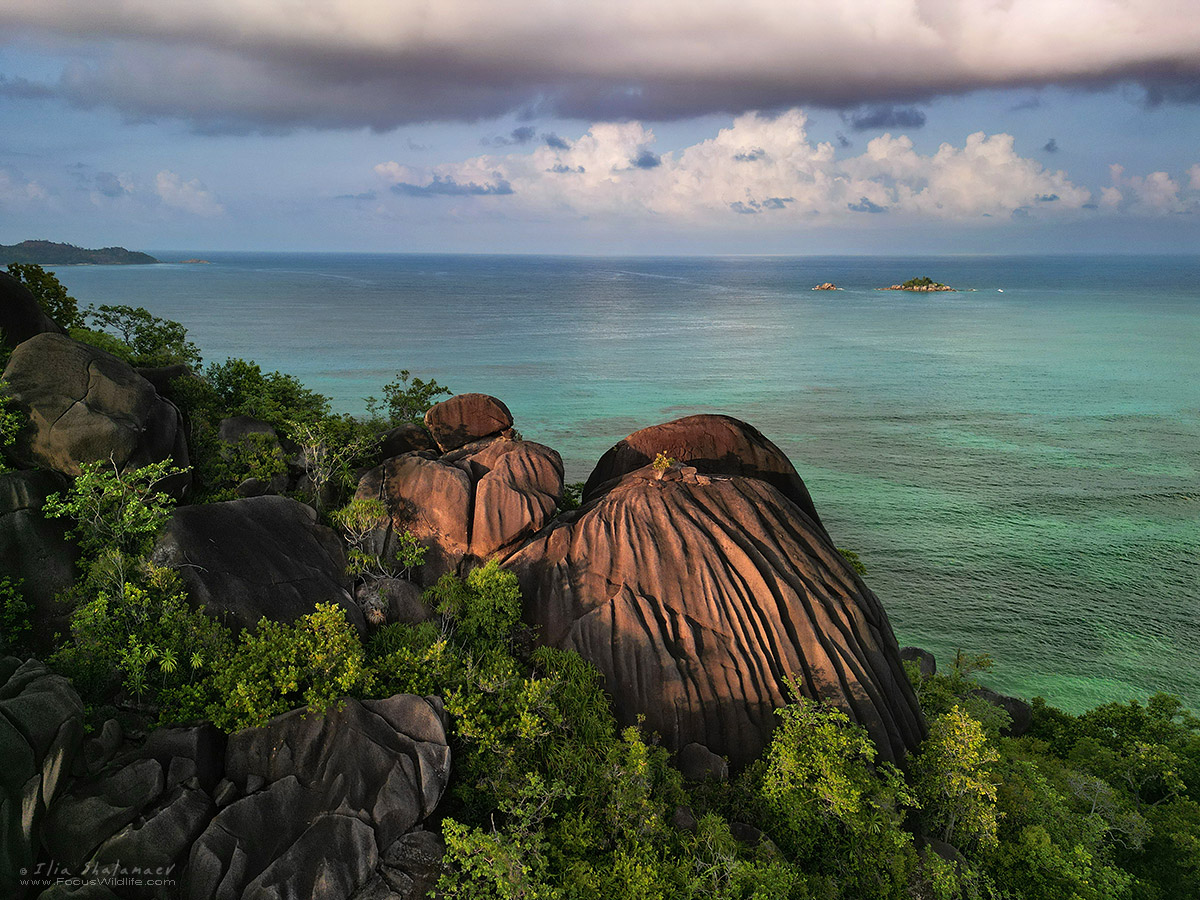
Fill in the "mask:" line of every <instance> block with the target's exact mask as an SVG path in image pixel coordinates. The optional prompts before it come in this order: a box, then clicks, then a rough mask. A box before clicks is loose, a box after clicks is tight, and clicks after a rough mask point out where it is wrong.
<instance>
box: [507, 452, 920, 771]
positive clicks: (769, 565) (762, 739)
mask: <svg viewBox="0 0 1200 900" xmlns="http://www.w3.org/2000/svg"><path fill="white" fill-rule="evenodd" d="M654 475H655V473H654V472H653V471H652V470H651V469H650V468H649V467H647V468H644V469H640V470H638V471H636V472H633V473H630V474H629V475H627V476H625V477H624V478H623V479H622V480H621V481H620V482H619V483H618V484H616V485H615V486H612V487H611V488H610V489H609V490H608V491H607V493H605V494H604V495H603V496H601V497H600V498H599V499H598V500H594V501H593V502H592V503H590V504H588V505H587V506H585V507H584V508H583V509H582V510H581V511H579V512H578V513H574V514H568V515H566V516H563V517H561V518H560V519H559V520H558V521H557V522H556V523H555V524H554V525H552V526H551V527H550V528H549V529H547V530H546V531H543V532H542V533H540V534H539V535H537V536H536V537H535V538H533V539H532V540H531V541H529V542H528V543H527V544H526V545H525V546H523V547H522V548H521V549H520V550H519V551H517V552H516V553H514V554H513V555H511V556H510V557H509V558H508V559H507V560H506V561H505V562H504V565H505V566H506V567H508V568H510V569H512V570H514V571H515V572H516V573H517V575H518V577H519V578H520V582H521V588H522V592H523V594H524V597H525V604H526V611H525V615H526V619H527V620H528V621H529V622H530V623H531V624H534V625H537V626H540V628H541V639H542V640H543V641H544V642H545V643H547V644H550V645H552V646H555V647H560V648H565V649H572V650H576V651H578V652H579V653H580V654H581V655H582V656H583V657H584V658H586V659H588V660H590V661H591V662H592V663H593V664H595V665H596V666H597V667H598V668H599V669H600V671H601V672H603V673H604V675H605V679H606V687H607V690H608V691H609V693H610V694H611V695H612V697H613V701H614V704H615V707H616V710H617V714H618V717H619V718H620V720H621V721H623V722H633V721H635V719H636V717H637V716H638V714H644V715H645V716H646V725H647V726H648V728H649V729H651V730H653V731H657V732H659V733H660V734H661V735H662V736H663V738H664V740H665V742H666V744H667V746H669V747H670V748H671V749H673V750H680V749H682V748H683V747H685V746H686V745H688V744H690V743H693V742H695V743H698V744H703V745H704V746H705V747H707V748H709V749H710V750H712V751H713V752H715V753H717V754H720V755H724V756H727V757H729V759H730V761H731V762H732V763H733V764H734V765H743V764H745V763H748V762H750V761H751V760H752V759H754V758H755V757H756V756H758V754H759V753H760V752H761V751H762V749H763V748H764V746H765V745H766V743H767V742H768V741H769V738H770V735H771V732H772V731H773V729H774V727H775V721H776V716H775V715H774V713H773V711H774V710H775V709H776V708H777V707H779V706H782V705H783V704H784V703H786V702H787V701H788V699H789V697H788V694H787V689H786V686H785V680H786V679H787V678H788V677H789V676H794V677H795V678H796V680H797V682H798V683H799V685H800V688H801V690H802V691H803V693H804V694H805V695H806V696H809V697H814V698H822V699H827V700H830V701H833V702H834V703H836V704H837V705H838V706H840V707H842V708H843V709H845V710H846V711H847V713H849V715H850V716H851V718H852V719H853V720H854V721H856V722H858V723H860V724H862V725H863V726H865V727H866V728H867V730H868V731H869V732H870V733H871V735H872V737H873V738H874V740H875V742H876V743H877V744H878V745H879V750H880V757H881V759H884V760H898V759H899V758H901V757H902V756H903V755H904V754H905V753H906V752H907V751H910V750H913V749H914V748H915V747H916V746H917V744H918V743H919V742H920V740H921V738H922V737H923V736H924V734H925V722H924V720H923V718H922V715H921V712H920V709H919V707H918V705H917V701H916V698H915V697H914V695H913V692H912V688H911V687H910V685H909V683H908V680H907V679H906V678H905V675H904V670H903V668H902V667H901V663H900V653H899V648H898V647H897V645H896V639H895V636H894V635H893V633H892V628H891V625H890V624H889V623H888V619H887V616H886V615H885V613H884V611H883V608H882V607H881V606H880V604H879V601H878V600H877V599H876V597H875V595H874V594H872V593H871V591H870V590H869V589H868V588H867V587H866V586H865V585H864V584H863V583H862V581H861V580H860V579H859V578H858V577H857V576H856V575H855V574H854V573H853V572H852V571H851V570H850V568H849V567H848V565H847V564H846V562H845V561H844V560H843V558H842V556H841V554H839V553H838V551H837V549H836V548H835V547H834V546H833V544H832V543H831V541H830V540H829V538H828V536H827V535H826V534H825V532H824V529H822V528H821V527H820V526H818V525H816V524H815V522H814V521H813V519H812V518H811V517H810V516H808V515H807V514H805V513H804V512H803V511H802V510H801V508H800V507H798V506H797V505H796V504H795V503H794V502H793V501H792V500H791V499H789V498H788V497H787V496H785V495H784V494H783V493H781V492H780V491H779V490H778V489H776V488H775V487H773V486H772V485H770V484H768V483H767V482H766V481H761V480H758V479H754V478H743V477H738V476H707V475H702V474H698V473H695V472H694V471H693V470H690V469H684V470H682V471H680V470H678V469H673V470H669V471H668V472H667V473H665V477H664V478H662V479H661V480H657V479H656V478H655V477H654Z"/></svg>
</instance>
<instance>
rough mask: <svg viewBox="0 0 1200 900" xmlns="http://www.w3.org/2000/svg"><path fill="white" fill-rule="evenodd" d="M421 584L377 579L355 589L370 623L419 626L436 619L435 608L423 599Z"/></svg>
mask: <svg viewBox="0 0 1200 900" xmlns="http://www.w3.org/2000/svg"><path fill="white" fill-rule="evenodd" d="M422 594H423V591H422V590H421V588H420V586H419V585H416V584H413V582H411V581H408V580H406V579H404V578H373V579H371V580H370V581H366V582H364V583H363V584H360V585H359V586H358V588H357V589H356V590H355V597H356V598H357V600H358V605H359V606H360V607H362V610H363V614H364V615H365V616H366V617H367V620H368V621H372V620H373V619H374V617H375V616H376V615H378V616H379V617H380V618H379V621H378V623H377V624H382V623H383V622H387V623H389V624H390V623H392V622H400V623H402V624H404V625H418V624H420V623H421V622H428V621H429V620H430V619H432V618H433V616H434V612H433V609H432V608H431V607H430V606H429V604H427V603H426V602H425V601H424V600H423V599H422Z"/></svg>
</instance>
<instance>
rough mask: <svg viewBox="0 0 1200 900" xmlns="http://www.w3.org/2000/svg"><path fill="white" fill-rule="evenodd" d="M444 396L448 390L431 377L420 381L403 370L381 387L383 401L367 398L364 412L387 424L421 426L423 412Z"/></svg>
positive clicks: (423, 416) (406, 370)
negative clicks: (366, 411)
mask: <svg viewBox="0 0 1200 900" xmlns="http://www.w3.org/2000/svg"><path fill="white" fill-rule="evenodd" d="M443 394H445V395H447V396H448V395H449V394H450V389H449V388H447V387H444V386H442V385H440V384H438V383H437V381H436V380H434V379H432V378H431V379H429V381H422V380H421V379H420V378H415V377H413V375H412V373H411V372H409V371H408V369H402V370H401V371H400V372H399V373H397V375H396V378H395V380H393V381H390V382H388V383H387V384H385V385H384V386H383V399H378V398H376V397H368V398H367V410H368V411H369V412H370V414H371V416H372V418H376V419H380V420H381V421H383V422H384V423H386V424H387V425H392V426H395V425H404V424H406V423H412V424H415V425H420V424H421V423H422V422H423V421H424V419H425V411H426V410H427V409H429V407H431V406H433V405H434V404H435V403H437V402H438V399H437V398H438V397H440V396H442V395H443Z"/></svg>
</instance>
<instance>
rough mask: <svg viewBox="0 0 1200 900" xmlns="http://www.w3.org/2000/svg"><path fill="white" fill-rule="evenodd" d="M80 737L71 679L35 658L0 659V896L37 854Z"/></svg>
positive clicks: (10, 893)
mask: <svg viewBox="0 0 1200 900" xmlns="http://www.w3.org/2000/svg"><path fill="white" fill-rule="evenodd" d="M82 741H83V703H82V702H81V701H80V699H79V695H78V694H76V693H75V689H74V688H73V687H71V683H70V681H68V680H67V679H66V678H63V677H62V676H61V675H53V674H51V673H50V671H49V670H48V669H47V668H46V667H45V666H44V665H43V664H42V663H40V662H38V661H37V660H35V659H31V660H27V661H25V662H22V661H21V660H18V659H14V658H13V657H4V658H0V760H3V764H2V765H0V897H16V896H19V891H18V885H17V877H18V874H17V873H18V872H20V870H21V869H22V868H28V867H29V866H30V865H31V863H32V861H33V859H34V856H35V841H36V840H37V837H38V835H39V834H40V833H41V831H42V829H43V826H44V822H45V819H46V812H47V809H48V808H49V807H50V806H52V805H53V804H54V803H55V801H56V800H57V799H58V796H59V794H60V792H61V791H62V790H63V788H64V786H65V779H66V777H67V775H68V774H69V773H70V771H71V769H72V767H73V765H74V762H75V757H76V755H77V754H78V752H79V750H80V745H81V744H82Z"/></svg>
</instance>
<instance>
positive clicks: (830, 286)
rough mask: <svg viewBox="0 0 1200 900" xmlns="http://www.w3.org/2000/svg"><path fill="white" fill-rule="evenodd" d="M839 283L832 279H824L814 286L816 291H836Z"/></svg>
mask: <svg viewBox="0 0 1200 900" xmlns="http://www.w3.org/2000/svg"><path fill="white" fill-rule="evenodd" d="M837 289H838V288H837V285H836V284H834V283H833V282H832V281H822V282H821V283H820V284H818V285H816V286H815V287H813V290H814V291H836V290H837Z"/></svg>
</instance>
